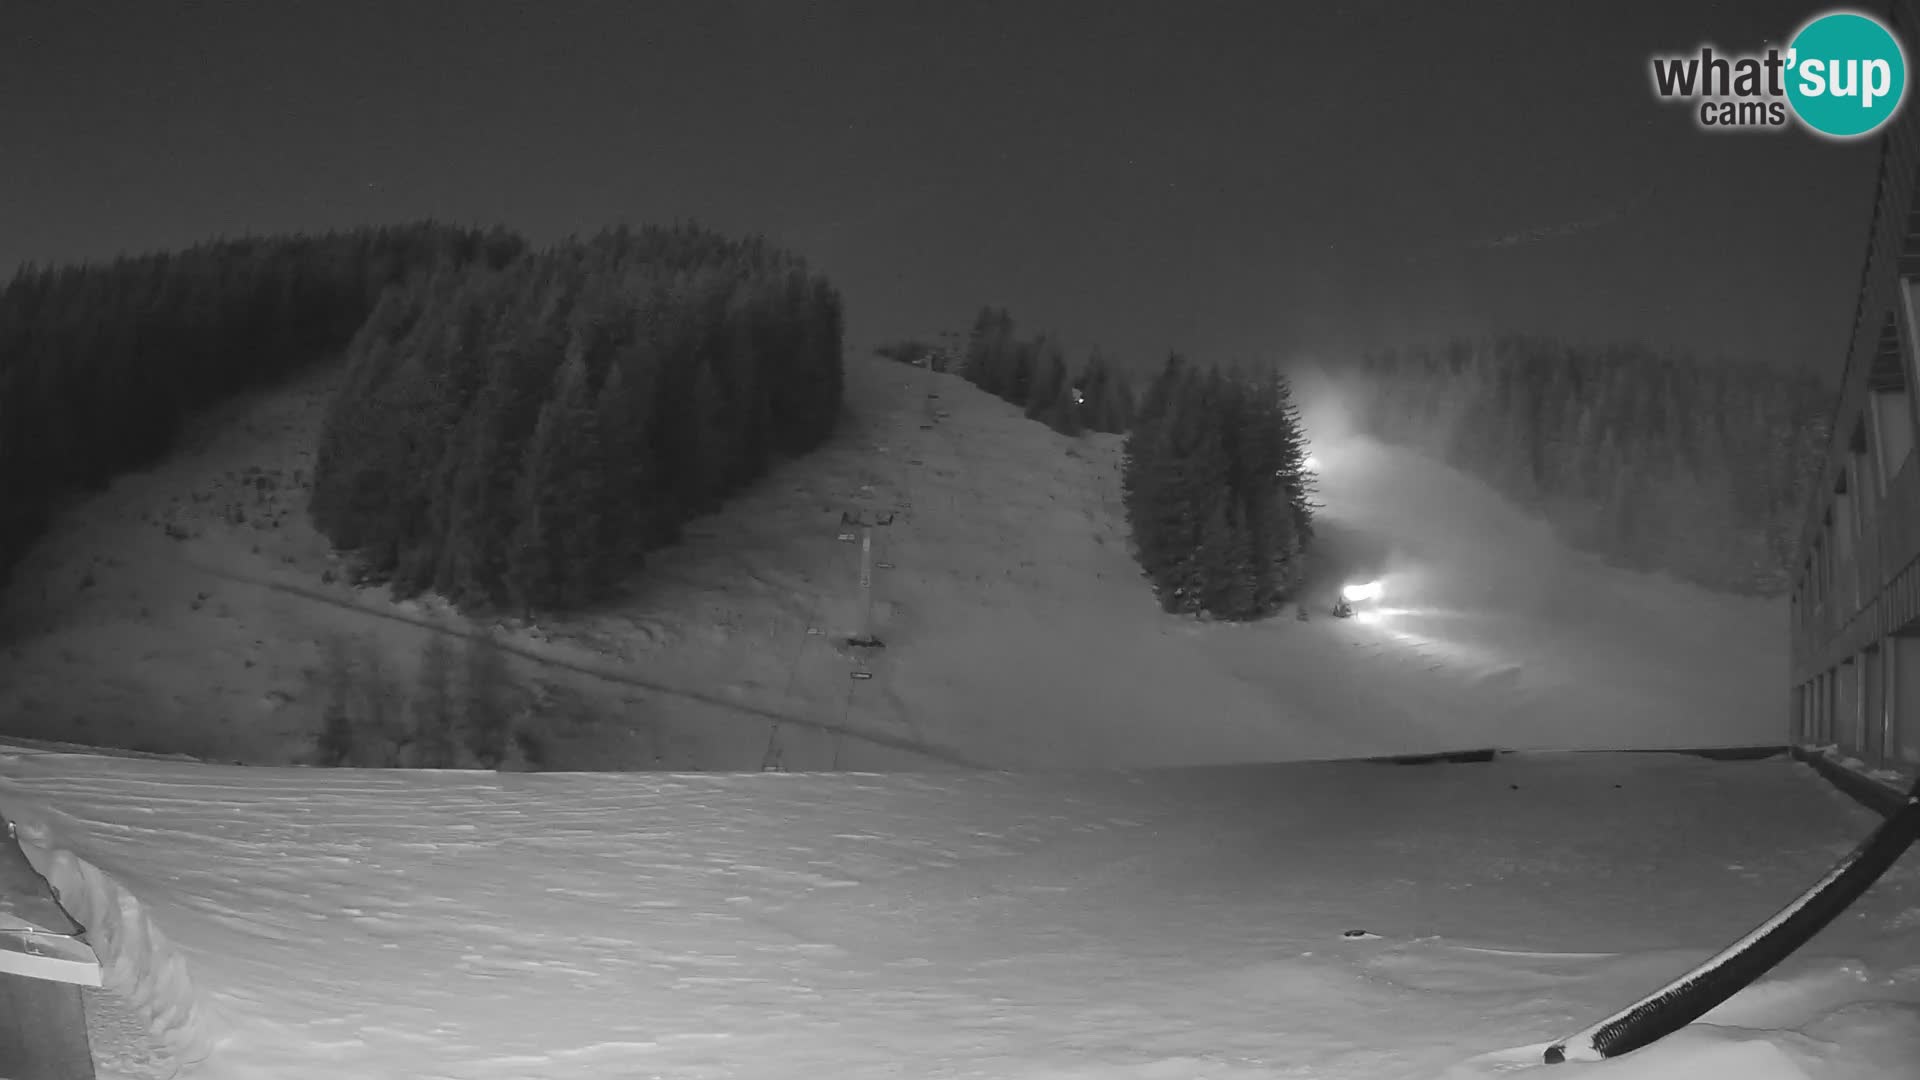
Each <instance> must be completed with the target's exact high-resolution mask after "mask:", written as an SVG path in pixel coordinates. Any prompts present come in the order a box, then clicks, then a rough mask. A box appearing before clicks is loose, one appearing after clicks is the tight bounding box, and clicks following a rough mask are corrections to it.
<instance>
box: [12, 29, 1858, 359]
mask: <svg viewBox="0 0 1920 1080" xmlns="http://www.w3.org/2000/svg"><path fill="white" fill-rule="evenodd" d="M1821 10H1824V7H1823V6H1816V5H1809V4H1793V3H1780V2H1776V0H1740V2H1739V3H1727V4H1710V3H1700V2H1697V0H1661V2H1658V3H1655V2H1645V3H1636V4H1632V5H1626V4H1610V3H1598V2H1591V3H1578V4H1575V3H1568V2H1562V0H1515V2H1511V3H1499V4H1486V3H1483V4H1478V5H1474V6H1473V9H1472V11H1471V12H1468V10H1467V6H1466V5H1460V4H1436V5H1430V6H1429V5H1419V4H1412V3H1401V2H1383V3H1344V4H1318V5H1294V4H1284V3H1274V2H1272V0H1265V2H1257V3H1255V2H1248V3H1208V2H1180V3H1176V2H1173V0H1165V2H1154V3H1141V2H1124V0H1120V2H1117V0H1076V2H1072V3H1067V2H1049V0H1024V2H1017V3H1016V2H1009V3H1001V2H980V0H933V2H921V0H881V2H862V3H818V4H812V3H802V2H800V0H754V2H732V3H728V2H721V0H697V2H689V3H679V2H673V3H668V2H666V0H630V2H622V3H571V2H558V0H546V2H531V0H529V2H521V3H500V2H496V0H461V2H445V3H434V4H426V3H412V2H407V0H381V2H373V3H359V2H338V0H335V2H327V3H294V2H290V0H262V2H258V3H245V4H191V5H190V4H187V3H159V2H155V0H133V2H127V3H84V2H78V0H49V2H44V3H26V2H18V3H9V4H7V5H6V18H5V19H4V20H3V22H4V25H0V271H4V272H8V273H10V272H11V271H12V268H13V267H15V266H17V265H18V264H20V263H22V262H24V261H28V260H34V261H39V262H62V261H71V260H78V259H84V258H101V257H111V256H112V255H114V254H117V253H120V252H123V251H124V252H129V253H132V252H139V251H145V250H151V249H155V248H167V247H177V246H183V245H186V244H189V243H192V242H195V241H198V240H202V239H207V238H210V237H212V236H214V235H216V234H227V235H234V234H238V233H241V232H246V231H253V232H278V231H287V230H295V229H300V230H320V229H325V228H330V227H343V226H351V225H356V224H363V223H385V222H397V221H403V220H411V219H417V218H421V217H426V216H433V217H437V218H440V219H442V220H449V221H454V222H460V223H480V224H492V223H496V222H498V223H503V224H506V225H509V226H511V227H513V228H515V229H517V230H519V231H521V232H523V233H525V234H527V235H528V236H529V237H531V238H532V239H534V240H536V241H539V242H545V241H549V240H552V239H555V238H558V237H560V236H562V235H564V234H565V233H567V232H570V231H581V232H590V231H592V230H594V229H596V228H598V227H600V226H602V225H606V224H612V223H615V222H619V221H623V220H624V221H630V222H664V221H670V220H674V219H686V218H694V219H698V220H700V221H701V222H703V223H705V224H708V225H712V226H715V227H718V228H722V229H725V230H728V231H756V232H763V233H765V234H767V235H768V236H770V237H772V238H774V239H776V240H778V241H780V242H782V243H783V244H786V245H788V246H791V247H793V248H795V249H797V250H798V251H800V252H801V253H803V254H805V255H806V256H808V257H809V258H810V259H811V260H812V261H813V262H814V263H815V264H816V265H818V266H819V267H821V268H822V269H824V270H825V271H826V272H827V273H828V274H829V275H830V276H831V277H832V278H833V279H834V281H835V282H836V283H837V284H838V285H839V286H840V287H841V289H842V290H843V292H844V294H845V297H846V302H847V308H848V322H849V326H848V330H849V344H850V345H851V346H852V347H855V348H860V349H865V348H867V347H869V346H870V345H872V344H873V343H875V342H876V341H880V340H886V339H888V338H891V337H895V336H900V335H931V334H933V333H936V332H938V331H941V330H945V329H964V327H965V326H966V324H967V323H968V321H969V320H970V318H971V315H972V313H973V312H974V311H975V310H976V309H977V308H978V307H979V306H980V305H982V304H984V303H996V304H1005V305H1007V306H1008V307H1010V308H1011V309H1012V311H1013V313H1014V315H1015V317H1016V319H1017V320H1018V321H1019V323H1020V325H1021V328H1022V329H1023V330H1041V329H1047V330H1052V331H1056V332H1058V333H1059V334H1060V335H1061V336H1062V337H1063V338H1064V339H1065V340H1066V342H1067V343H1068V344H1069V346H1070V347H1071V348H1073V349H1075V350H1076V351H1078V350H1079V349H1082V348H1084V347H1085V346H1087V345H1091V344H1095V343H1098V344H1101V345H1103V346H1104V347H1105V348H1106V349H1108V350H1109V351H1110V352H1112V353H1115V354H1118V355H1120V356H1122V357H1124V358H1127V359H1129V360H1134V361H1147V362H1157V361H1158V359H1159V358H1160V357H1161V356H1162V355H1164V352H1165V350H1166V349H1168V348H1169V347H1178V348H1182V349H1185V350H1188V351H1190V352H1191V353H1192V354H1194V355H1195V356H1197V357H1199V358H1202V359H1219V360H1227V359H1236V358H1257V357H1273V358H1280V359H1286V358H1291V357H1296V356H1299V355H1301V354H1303V353H1306V354H1311V355H1330V356H1338V355H1341V354H1343V353H1349V352H1351V351H1352V350H1354V349H1356V348H1360V347H1365V346H1367V345H1370V344H1375V343H1382V342H1392V341H1398V340H1404V339H1407V338H1409V337H1425V336H1436V335H1439V334H1443V333H1447V332H1452V331H1457V330H1524V331H1544V332H1549V333H1555V334H1559V335H1562V336H1565V337H1569V338H1573V339H1578V340H1583V341H1597V340H1607V339H1624V338H1633V339H1640V340H1645V341H1649V342H1652V343H1654V344H1658V345H1662V346H1671V347H1677V348H1684V349H1690V350H1694V351H1698V352H1704V353H1714V354H1722V355H1730V356H1739V357H1751V358H1755V359H1760V360H1765V361H1769V362H1777V363H1802V364H1810V365H1814V366H1817V367H1819V368H1822V369H1828V370H1831V369H1837V367H1838V365H1839V363H1840V360H1841V352H1842V350H1843V349H1844V346H1845V343H1846V335H1847V330H1848V321H1849V319H1850V318H1851V317H1852V312H1853V292H1854V290H1855V288H1856V287H1857V285H1858V282H1859V273H1860V264H1861V260H1862V259H1863V258H1864V254H1865V249H1864V245H1865V241H1866V232H1867V219H1868V214H1869V212H1870V210H1871V202H1870V200H1871V196H1872V191H1873V169H1874V165H1875V150H1876V148H1875V146H1874V145H1873V142H1872V140H1867V141H1865V142H1860V143H1854V144H1845V145H1842V144H1835V143H1830V142H1824V141H1821V140H1818V139H1815V138H1813V137H1811V136H1809V135H1807V134H1805V133H1803V132H1801V131H1799V130H1788V131H1784V132H1781V131H1774V132H1764V133H1749V134H1743V135H1717V136H1716V135H1707V134H1703V133H1702V132H1700V131H1698V130H1697V129H1696V128H1695V126H1694V125H1693V123H1692V120H1691V118H1690V115H1689V112H1688V110H1687V108H1686V107H1685V106H1679V105H1663V104H1661V103H1659V102H1657V101H1656V100H1655V99H1654V97H1653V94H1652V91H1651V89H1650V86H1649V79H1648V75H1647V62H1648V56H1649V54H1650V53H1652V52H1656V51H1659V52H1685V51H1690V50H1694V49H1697V47H1698V46H1699V45H1700V44H1702V43H1708V42H1710V43H1714V44H1717V45H1719V46H1722V47H1724V48H1726V49H1729V50H1739V51H1745V50H1748V49H1754V48H1759V47H1761V46H1762V43H1763V42H1765V41H1767V40H1768V39H1772V40H1774V41H1776V42H1777V41H1780V40H1782V39H1784V37H1785V36H1786V35H1788V34H1790V33H1791V32H1792V31H1793V30H1794V29H1795V28H1797V26H1798V25H1799V24H1800V23H1801V22H1802V21H1803V20H1804V19H1805V18H1806V17H1808V16H1810V15H1812V14H1815V13H1817V12H1818V11H1821ZM1869 10H1872V9H1871V8H1869ZM1578 223H1587V224H1585V225H1584V226H1579V227H1570V228H1567V229H1563V230H1561V233H1560V235H1555V236H1550V237H1548V238H1546V239H1541V240H1538V241H1535V242H1530V243H1519V244H1508V245H1504V246H1499V245H1493V244H1492V242H1493V241H1495V240H1498V239H1499V238H1501V237H1503V236H1510V235H1513V234H1520V233H1525V232H1527V231H1528V230H1535V229H1547V230H1551V229H1553V228H1555V227H1556V226H1575V225H1577V224H1578Z"/></svg>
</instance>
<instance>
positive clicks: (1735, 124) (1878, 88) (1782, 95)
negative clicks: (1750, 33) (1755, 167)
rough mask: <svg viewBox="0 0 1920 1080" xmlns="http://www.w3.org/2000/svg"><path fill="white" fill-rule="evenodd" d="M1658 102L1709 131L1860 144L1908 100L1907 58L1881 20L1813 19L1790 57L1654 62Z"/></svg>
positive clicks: (1705, 52) (1771, 51)
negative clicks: (1790, 130) (1680, 108)
mask: <svg viewBox="0 0 1920 1080" xmlns="http://www.w3.org/2000/svg"><path fill="white" fill-rule="evenodd" d="M1650 74H1651V76H1652V82H1653V93H1654V96H1655V97H1656V98H1658V99H1660V100H1662V101H1683V102H1687V103H1688V104H1689V105H1691V106H1692V109H1693V117H1694V124H1695V125H1696V126H1697V127H1699V128H1700V129H1701V130H1703V131H1708V132H1728V131H1766V130H1779V129H1782V128H1785V127H1787V126H1789V124H1790V123H1791V122H1792V121H1794V120H1798V121H1799V122H1800V125H1801V126H1802V127H1804V128H1806V129H1807V130H1808V131H1809V132H1811V133H1813V134H1814V135H1816V136H1818V137H1820V138H1823V139H1833V140H1842V139H1857V138H1861V137H1863V136H1867V135H1871V134H1873V133H1874V132H1876V131H1879V130H1880V129H1881V128H1883V127H1885V126H1886V124H1887V123H1888V121H1890V120H1892V119H1893V118H1894V116H1895V115H1896V114H1897V113H1899V111H1900V107H1901V105H1903V104H1904V103H1905V101H1906V97H1907V56H1906V50H1905V49H1904V48H1903V47H1902V46H1901V44H1900V39H1899V38H1897V37H1895V36H1894V33H1893V31H1892V30H1891V29H1890V28H1889V27H1888V26H1887V25H1886V24H1885V23H1883V22H1881V21H1880V20H1879V19H1877V18H1874V17H1873V16H1871V15H1865V14H1862V13H1860V12H1856V11H1830V12H1827V13H1826V14H1824V15H1818V16H1815V17H1814V18H1813V19H1810V20H1809V21H1808V22H1807V23H1806V24H1805V25H1803V26H1801V27H1800V29H1799V30H1798V31H1796V32H1795V33H1794V35H1793V37H1792V38H1791V39H1789V41H1788V43H1787V48H1786V51H1785V52H1781V51H1780V50H1779V49H1777V48H1771V47H1770V48H1768V49H1767V50H1766V51H1765V52H1763V53H1727V52H1723V51H1721V50H1719V49H1716V48H1714V47H1713V46H1711V45H1702V46H1701V47H1700V50H1699V51H1698V52H1697V53H1687V54H1668V55H1659V56H1655V57H1653V58H1652V61H1651V65H1650Z"/></svg>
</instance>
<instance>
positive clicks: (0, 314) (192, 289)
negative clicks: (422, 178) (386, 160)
mask: <svg viewBox="0 0 1920 1080" xmlns="http://www.w3.org/2000/svg"><path fill="white" fill-rule="evenodd" d="M525 249H526V244H525V242H524V241H522V240H521V239H519V238H518V237H516V236H513V235H511V234H509V233H505V232H502V231H499V230H493V231H487V232H482V231H479V230H472V229H456V228H450V227H447V226H444V225H437V224H434V223H431V222H428V223H422V224H417V225H409V226H402V227H397V228H369V229H359V230H354V231H352V232H342V233H330V234H325V235H320V236H304V235H295V236H279V237H265V238H244V239H239V240H220V241H216V242H213V243H207V244H200V245H197V246H195V247H191V248H187V249H185V250H183V251H179V252H172V253H166V254H153V255H142V256H138V257H123V258H119V259H115V260H113V261H112V262H108V263H98V264H82V265H77V266H66V267H58V268H43V267H35V266H31V265H29V266H26V267H23V268H22V269H21V270H20V271H19V273H17V274H16V275H15V276H14V278H13V280H12V281H10V282H9V283H8V284H7V286H6V289H5V290H4V291H3V292H0V491H4V492H6V498H5V499H0V578H4V576H5V574H6V572H7V570H8V569H9V568H11V567H12V566H13V565H14V563H15V562H16V561H18V559H19V557H20V556H21V555H22V554H23V553H24V552H25V551H26V549H27V547H28V546H29V545H31V544H32V543H33V541H34V540H35V539H36V538H37V537H38V536H39V535H40V534H41V532H42V531H43V530H44V529H45V528H46V525H47V522H48V519H49V515H50V514H51V513H52V511H53V509H54V508H55V507H56V506H57V505H58V504H59V503H60V501H61V500H62V499H65V498H67V497H69V496H73V495H77V494H82V493H86V492H91V491H97V490H99V489H101V488H103V487H104V486H105V485H106V484H107V483H108V482H110V481H111V480H112V479H113V478H114V477H115V476H117V475H119V474H121V473H123V472H126V471H128V470H130V469H137V468H142V467H144V466H148V465H151V464H153V463H155V462H157V461H159V460H160V459H162V458H163V457H165V456H166V454H167V452H168V451H169V450H170V449H171V448H172V446H173V443H174V440H175V439H176V437H177V436H178V434H179V432H180V428H181V424H182V422H183V421H184V420H185V419H186V418H187V417H188V416H189V415H191V414H193V413H194V412H196V411H198V410H200V409H204V408H206V407H208V406H210V405H214V404H216V403H218V402H220V401H223V400H225V399H227V398H229V397H231V396H233V395H234V394H237V393H240V392H242V391H245V390H248V389H251V388H255V387H259V386H264V385H267V384H270V383H273V382H275V381H276V380H279V379H283V378H286V377H288V376H290V375H293V374H295V373H297V372H299V371H301V370H303V369H305V368H308V367H311V366H312V365H313V364H314V363H315V362H317V361H320V360H323V359H327V358H329V357H335V356H338V355H339V352H340V350H341V349H342V348H344V347H345V346H346V344H347V343H348V341H350V340H351V339H352V338H353V336H354V334H355V332H356V331H357V330H358V329H359V328H360V325H361V324H362V323H363V322H365V321H366V318H367V315H368V313H369V312H371V311H372V310H373V308H374V306H375V304H376V303H377V302H378V301H379V298H380V296H381V295H382V293H383V292H384V291H385V290H386V289H387V288H388V287H389V286H392V285H394V284H395V283H397V282H400V281H402V280H404V279H405V278H406V277H407V276H408V275H410V274H413V273H416V272H418V271H420V270H422V269H423V268H426V267H430V266H435V265H448V266H460V265H467V264H481V265H487V266H499V265H504V264H505V263H506V262H508V261H510V260H512V259H514V258H516V257H518V256H519V255H520V254H521V253H522V252H523V251H524V250H525Z"/></svg>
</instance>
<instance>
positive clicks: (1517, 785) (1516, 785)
mask: <svg viewBox="0 0 1920 1080" xmlns="http://www.w3.org/2000/svg"><path fill="white" fill-rule="evenodd" d="M1507 786H1508V787H1510V788H1512V789H1513V790H1515V791H1519V790H1520V785H1519V784H1508V785H1507Z"/></svg>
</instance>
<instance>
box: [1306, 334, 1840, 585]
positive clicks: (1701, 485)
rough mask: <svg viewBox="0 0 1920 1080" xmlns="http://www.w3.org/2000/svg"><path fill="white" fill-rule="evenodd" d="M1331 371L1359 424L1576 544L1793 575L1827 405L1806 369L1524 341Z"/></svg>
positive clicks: (1730, 579)
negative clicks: (1475, 483) (1489, 490)
mask: <svg viewBox="0 0 1920 1080" xmlns="http://www.w3.org/2000/svg"><path fill="white" fill-rule="evenodd" d="M1332 374H1333V375H1334V377H1335V378H1336V379H1337V380H1340V381H1343V382H1344V383H1345V384H1346V385H1347V386H1348V387H1349V388H1350V389H1351V391H1352V394H1351V397H1352V399H1353V400H1354V401H1355V402H1356V403H1357V404H1358V408H1357V409H1356V410H1355V414H1356V423H1357V425H1358V426H1359V427H1360V429H1361V430H1362V431H1363V433H1365V434H1368V435H1371V436H1373V437H1375V438H1378V439H1380V440H1381V441H1383V442H1388V443H1393V444H1397V445H1402V446H1407V447H1410V448H1413V449H1417V450H1420V451H1422V452H1425V453H1427V454H1430V455H1431V456H1433V457H1436V458H1438V459H1440V460H1442V461H1445V462H1447V463H1448V464H1450V465H1453V466H1455V467H1456V468H1459V469H1461V470H1462V471H1464V472H1467V473H1470V474H1472V475H1474V476H1477V477H1479V478H1481V479H1482V480H1484V481H1485V482H1487V483H1488V484H1489V485H1491V486H1492V487H1494V488H1495V489H1496V490H1498V491H1500V492H1501V493H1502V494H1504V495H1506V496H1507V497H1508V498H1510V499H1513V500H1514V501H1515V502H1517V503H1520V504H1521V505H1523V506H1527V507H1529V508H1531V509H1532V510H1533V511H1535V512H1536V513H1538V514H1540V515H1541V516H1542V517H1543V518H1545V520H1547V521H1548V522H1550V523H1551V524H1553V525H1554V526H1555V527H1556V528H1557V529H1559V530H1560V532H1561V533H1562V534H1563V535H1564V536H1565V537H1566V538H1567V540H1568V541H1569V542H1571V543H1573V544H1574V545H1576V546H1578V547H1581V548H1583V549H1585V550H1588V551H1591V552H1594V553H1596V554H1599V555H1602V556H1603V557H1606V558H1608V559H1609V560H1611V561H1613V562H1615V563H1617V564H1620V565H1624V566H1628V567H1632V568H1635V569H1643V570H1659V571H1665V572H1668V573H1671V574H1673V575H1674V576H1676V577H1678V578H1680V579H1682V580H1686V581H1690V582H1694V583H1696V584H1699V585H1702V586H1705V587H1708V588H1713V589H1719V590H1724V591H1729V592H1738V593H1745V594H1750V595H1777V594H1779V593H1781V592H1782V591H1783V590H1784V589H1785V588H1786V586H1787V584H1788V582H1789V580H1790V568H1791V566H1792V562H1793V559H1794V558H1795V549H1796V547H1797V545H1798V541H1799V533H1800V527H1801V524H1802V514H1803V512H1804V510H1805V507H1806V505H1807V503H1806V500H1807V497H1808V494H1809V488H1810V485H1811V483H1812V479H1813V475H1814V470H1815V468H1816V467H1817V465H1818V461H1819V457H1820V454H1821V453H1822V452H1823V451H1824V449H1825V447H1826V443H1827V427H1828V426H1829V423H1830V414H1831V412H1832V408H1833V394H1832V391H1831V390H1830V389H1828V388H1827V387H1825V386H1824V385H1823V384H1821V383H1820V382H1819V381H1818V380H1817V379H1814V378H1812V377H1810V376H1807V375H1804V374H1800V373H1786V372H1780V371H1776V370H1773V369H1770V368H1763V367H1759V366H1755V365H1749V364H1737V363H1730V362H1718V363H1706V362H1699V361H1693V360H1689V359H1686V358H1681V357H1676V356H1672V355H1666V354H1662V353H1658V352H1656V351H1654V350H1652V349H1649V348H1645V347H1642V346H1624V345H1623V346H1615V347H1610V348H1601V349H1584V348H1575V347H1572V346H1569V345H1566V344H1563V343H1560V342H1557V341H1553V340H1548V339H1543V338H1527V337H1505V338H1499V339H1493V340H1487V341H1477V342H1476V341H1465V340H1460V341H1454V342H1451V343H1449V344H1447V345H1445V346H1443V347H1439V348H1424V347H1421V348H1407V349H1400V350H1393V351H1386V352H1380V353H1375V354H1373V355H1370V356H1368V357H1366V358H1365V359H1364V360H1363V361H1362V362H1361V363H1360V364H1359V365H1358V366H1357V367H1356V368H1353V369H1350V370H1345V371H1339V372H1333V373H1332Z"/></svg>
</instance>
